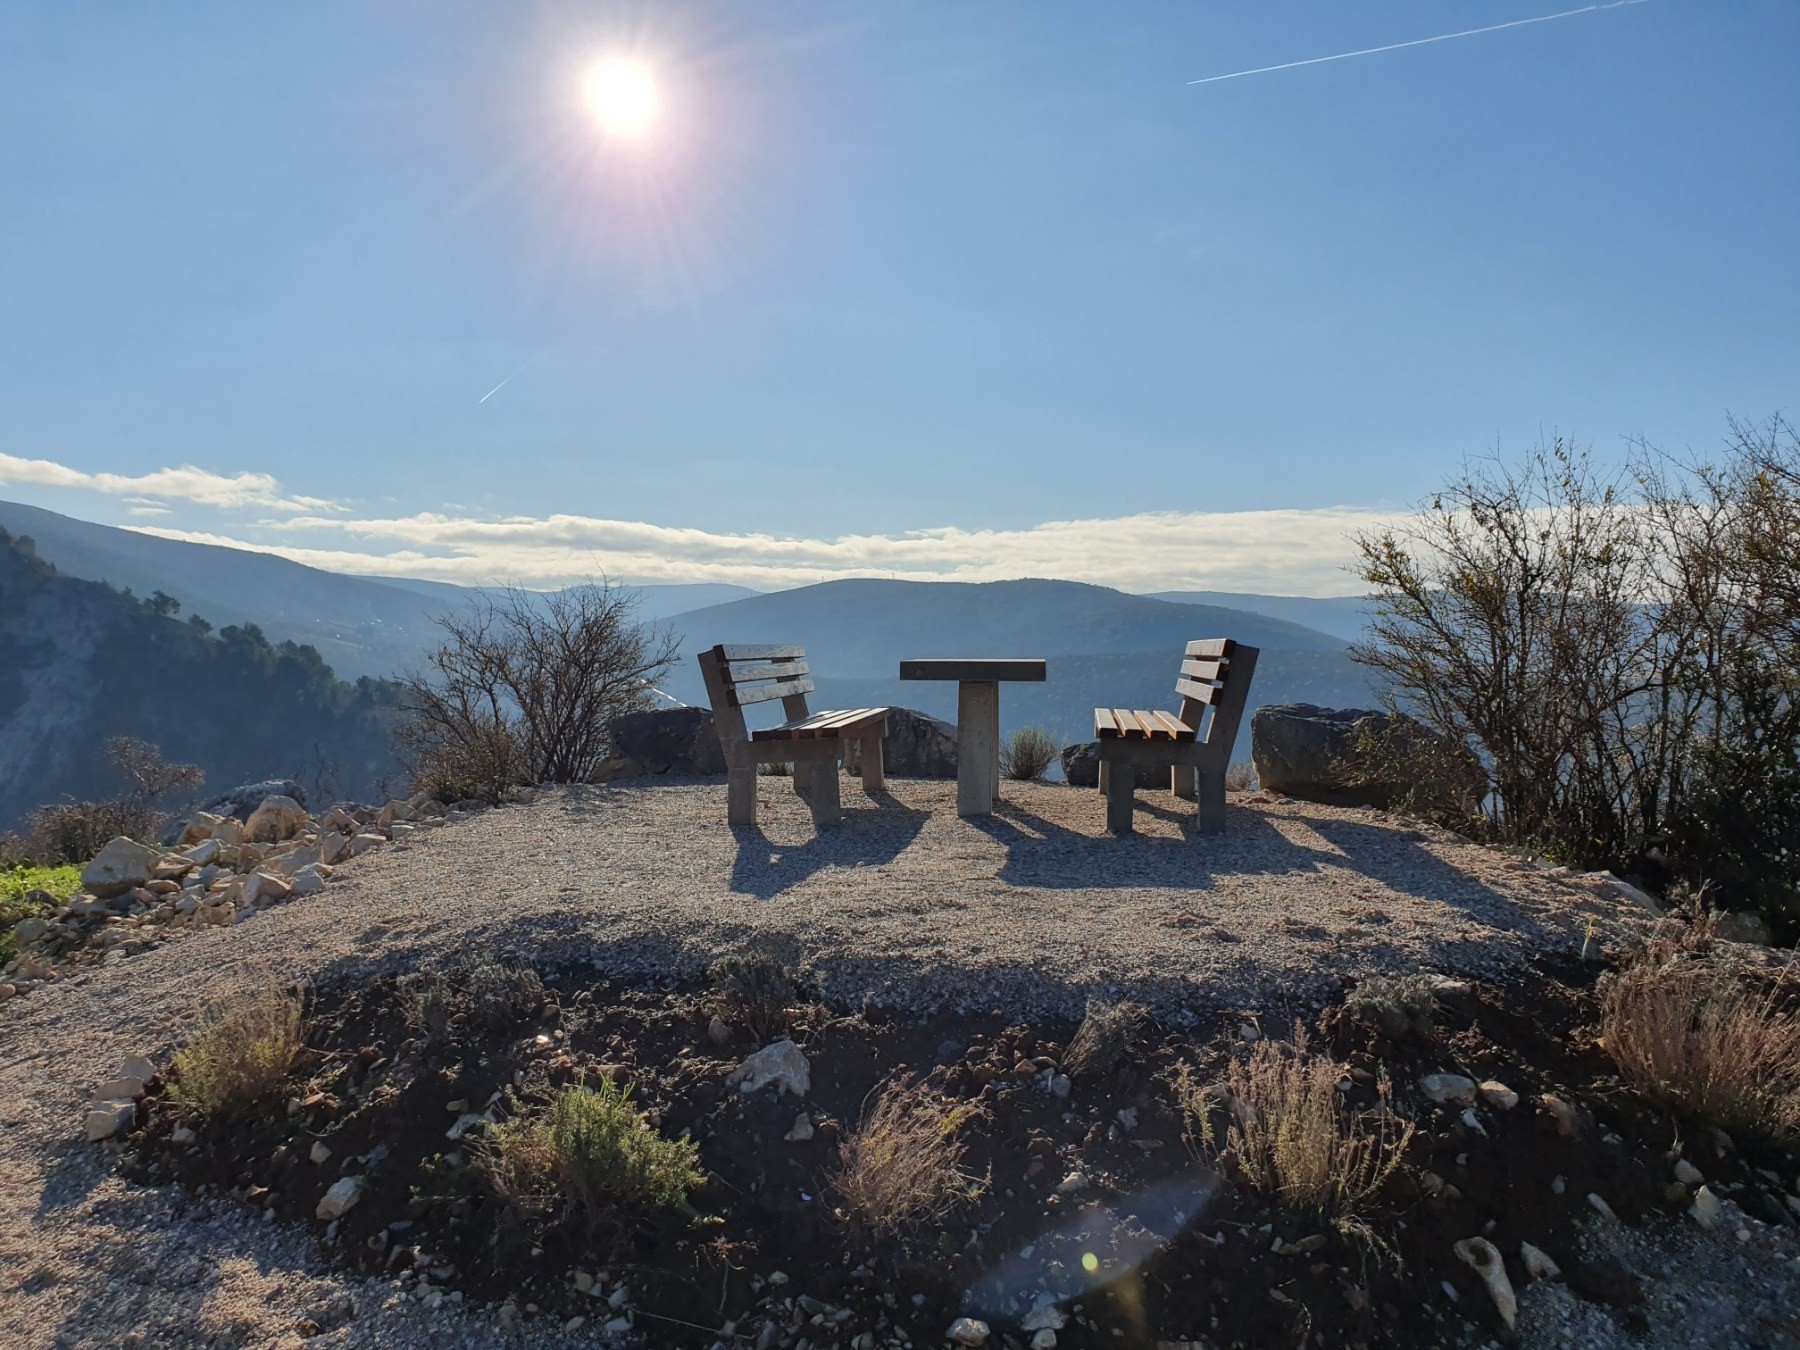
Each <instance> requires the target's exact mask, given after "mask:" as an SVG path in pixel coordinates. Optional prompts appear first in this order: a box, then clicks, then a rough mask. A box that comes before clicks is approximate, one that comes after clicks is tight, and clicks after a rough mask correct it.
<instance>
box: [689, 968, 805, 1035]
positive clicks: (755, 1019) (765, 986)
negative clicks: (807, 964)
mask: <svg viewBox="0 0 1800 1350" xmlns="http://www.w3.org/2000/svg"><path fill="white" fill-rule="evenodd" d="M708 973H709V974H710V975H711V977H712V983H713V988H714V989H715V990H717V991H718V995H719V1001H720V1002H721V1003H722V1004H724V1006H725V1011H726V1012H727V1013H728V1014H730V1015H731V1016H733V1017H735V1018H737V1019H738V1020H739V1021H741V1022H742V1023H743V1024H744V1025H745V1026H747V1027H749V1028H750V1030H751V1031H752V1032H754V1033H755V1034H756V1035H757V1036H758V1037H760V1038H761V1039H763V1040H771V1039H773V1038H774V1037H775V1036H777V1035H779V1034H780V1033H782V1032H784V1031H786V1030H787V1018H788V1008H789V1007H790V1006H792V1004H793V1002H794V1000H795V999H796V998H797V997H798V995H797V994H796V993H795V992H794V976H793V972H792V971H790V970H789V969H788V968H787V967H786V966H784V965H783V964H782V963H781V962H780V960H778V959H777V958H776V957H775V956H773V955H771V954H770V953H768V952H764V951H747V952H739V953H737V954H735V955H732V956H726V957H722V958H721V959H720V960H718V961H716V962H714V963H713V967H712V969H711V970H710V971H709V972H708Z"/></svg>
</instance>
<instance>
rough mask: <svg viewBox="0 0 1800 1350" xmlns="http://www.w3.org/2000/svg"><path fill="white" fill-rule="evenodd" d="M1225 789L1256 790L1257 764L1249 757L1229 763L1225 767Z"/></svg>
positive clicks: (1230, 790) (1229, 790)
mask: <svg viewBox="0 0 1800 1350" xmlns="http://www.w3.org/2000/svg"><path fill="white" fill-rule="evenodd" d="M1225 790H1226V791H1227V792H1254V791H1256V766H1255V765H1254V764H1252V763H1251V762H1250V761H1249V760H1247V759H1240V760H1239V761H1238V762H1237V763H1235V764H1231V765H1227V766H1226V769H1225Z"/></svg>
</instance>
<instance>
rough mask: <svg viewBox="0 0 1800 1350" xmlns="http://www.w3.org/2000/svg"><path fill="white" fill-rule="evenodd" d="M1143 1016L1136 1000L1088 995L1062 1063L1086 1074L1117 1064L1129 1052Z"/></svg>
mask: <svg viewBox="0 0 1800 1350" xmlns="http://www.w3.org/2000/svg"><path fill="white" fill-rule="evenodd" d="M1144 1018H1145V1012H1144V1009H1143V1008H1142V1007H1141V1006H1139V1005H1138V1004H1136V1003H1107V1002H1104V1001H1102V1000H1100V999H1092V998H1091V999H1089V1000H1088V1004H1087V1012H1086V1014H1085V1015H1084V1016H1083V1017H1082V1019H1081V1025H1080V1026H1079V1027H1077V1028H1076V1029H1075V1035H1074V1038H1073V1039H1072V1040H1070V1042H1069V1048H1068V1050H1067V1051H1066V1052H1064V1054H1063V1067H1064V1068H1066V1069H1067V1070H1068V1071H1069V1072H1070V1073H1071V1074H1075V1075H1079V1076H1086V1077H1097V1076H1098V1075H1100V1074H1103V1073H1107V1072H1109V1071H1110V1070H1112V1069H1115V1068H1117V1067H1118V1066H1119V1064H1120V1062H1121V1061H1123V1060H1124V1058H1125V1056H1126V1055H1127V1054H1129V1053H1130V1051H1131V1047H1132V1043H1133V1042H1134V1041H1136V1040H1137V1035H1138V1031H1139V1029H1140V1028H1142V1026H1143V1024H1144Z"/></svg>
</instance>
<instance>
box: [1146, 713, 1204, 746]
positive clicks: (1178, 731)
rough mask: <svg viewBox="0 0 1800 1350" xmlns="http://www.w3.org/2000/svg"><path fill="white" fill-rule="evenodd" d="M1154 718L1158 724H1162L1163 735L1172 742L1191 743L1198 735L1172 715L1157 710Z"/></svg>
mask: <svg viewBox="0 0 1800 1350" xmlns="http://www.w3.org/2000/svg"><path fill="white" fill-rule="evenodd" d="M1154 716H1155V718H1156V720H1157V721H1158V722H1161V723H1162V727H1163V731H1164V733H1165V734H1166V735H1167V736H1168V738H1169V739H1170V740H1172V741H1191V740H1193V739H1194V737H1195V736H1196V735H1198V734H1199V733H1197V732H1196V731H1195V730H1194V728H1192V727H1190V726H1189V725H1188V724H1187V723H1186V722H1183V721H1182V720H1181V719H1180V718H1179V717H1177V716H1176V715H1175V714H1174V713H1166V712H1162V711H1160V710H1158V711H1157V712H1156V713H1155V714H1154Z"/></svg>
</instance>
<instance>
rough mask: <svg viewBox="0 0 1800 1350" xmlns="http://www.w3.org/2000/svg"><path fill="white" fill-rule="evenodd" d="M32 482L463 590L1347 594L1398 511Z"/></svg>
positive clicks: (76, 474)
mask: <svg viewBox="0 0 1800 1350" xmlns="http://www.w3.org/2000/svg"><path fill="white" fill-rule="evenodd" d="M8 482H23V483H30V484H34V485H38V486H45V487H57V488H73V489H77V490H85V491H90V492H98V493H104V494H106V495H109V496H115V497H120V498H124V499H125V502H126V509H127V511H128V512H129V514H130V515H132V516H133V517H134V518H138V519H144V518H146V517H148V518H155V519H159V520H163V521H167V522H168V523H160V524H156V525H151V524H139V525H132V526H130V528H133V529H136V530H138V531H140V532H141V533H144V534H150V535H155V536H157V537H159V538H164V539H178V540H185V541H188V542H193V543H203V544H219V545H224V546H227V547H231V548H245V549H252V550H256V551H259V552H265V553H273V554H278V555H280V556H281V557H284V558H289V559H292V560H293V561H295V562H299V563H304V564H306V565H308V566H311V567H319V568H323V569H325V570H327V571H333V572H357V573H365V574H368V575H373V576H392V577H421V578H425V579H428V580H436V581H449V582H457V583H461V584H465V585H474V584H489V583H494V582H501V581H504V582H512V583H516V584H518V585H523V586H531V587H550V586H559V585H566V584H568V583H571V582H575V581H579V580H582V579H585V578H588V577H592V576H596V575H602V574H604V575H606V576H610V577H614V578H616V579H619V580H624V581H631V582H638V583H653V582H700V581H711V582H735V583H737V584H739V585H744V586H751V587H755V588H757V589H762V590H774V589H779V588H783V587H789V586H803V585H808V584H811V583H813V582H818V581H830V580H838V579H842V578H845V577H867V576H883V577H896V578H899V579H901V580H913V581H998V580H1005V579H1009V578H1013V577H1025V576H1036V577H1062V578H1067V579H1069V580H1075V581H1089V582H1094V583H1097V584H1100V585H1105V586H1116V587H1119V588H1120V589H1123V590H1128V591H1153V590H1227V591H1262V592H1273V593H1277V594H1288V595H1344V594H1352V593H1355V592H1356V591H1357V590H1359V589H1360V588H1359V587H1358V586H1357V585H1356V583H1355V581H1354V579H1353V577H1352V576H1351V575H1350V573H1349V572H1348V571H1347V570H1346V565H1347V564H1348V563H1349V562H1350V561H1351V559H1352V557H1353V556H1354V551H1355V550H1354V546H1353V544H1352V542H1351V540H1352V536H1353V535H1354V534H1355V533H1356V532H1358V531H1364V530H1369V529H1374V528H1379V527H1380V526H1381V525H1383V524H1385V523H1386V522H1387V521H1388V520H1390V519H1392V513H1386V512H1377V511H1371V510H1365V509H1360V508H1354V507H1340V508H1327V509H1321V510H1269V511H1213V512H1201V511H1187V512H1178V511H1159V512H1152V513H1146V514H1142V515H1134V516H1121V517H1087V518H1081V519H1071V520H1055V521H1045V522H1043V523H1041V524H1037V525H1031V526H1028V527H1024V528H1016V529H991V530H969V529H961V528H957V527H954V526H939V527H931V528H925V529H917V530H907V531H903V532H900V533H894V534H845V535H837V536H834V537H829V538H826V537H820V538H796V537H787V536H779V535H773V534H729V533H719V532H714V531H708V530H701V529H694V528H686V527H681V526H671V525H658V524H651V523H648V522H644V521H630V520H608V519H603V518H598V517H592V516H580V515H568V514H557V515H551V516H544V517H533V516H510V517H504V518H498V519H486V518H481V517H478V516H475V515H470V514H462V513H446V512H421V513H418V514H415V515H406V516H373V515H371V516H363V515H359V514H357V512H356V511H354V510H353V509H351V507H350V506H349V505H347V504H344V503H339V502H332V501H327V500H325V499H321V498H314V497H305V496H301V495H298V494H294V493H290V492H288V491H287V490H286V489H285V488H284V487H283V486H282V485H281V484H280V483H279V482H277V481H276V480H275V479H274V478H273V477H270V476H269V475H266V474H238V475H235V476H232V477H229V478H227V477H222V476H220V475H217V474H212V473H208V472H206V471H204V470H200V469H195V468H191V467H186V468H180V469H165V470H161V471H159V472H156V473H151V474H144V475H141V476H138V477H125V476H122V475H117V474H90V473H84V472H81V471H79V470H74V469H68V468H65V467H63V466H61V465H57V464H53V463H51V462H50V461H47V460H24V459H17V458H13V457H11V456H4V455H0V485H4V484H5V483H8ZM193 506H203V507H208V508H212V509H214V510H218V511H221V512H237V513H242V512H245V511H258V512H260V513H262V514H261V517H260V518H258V519H254V520H251V519H243V520H237V521H232V522H229V523H225V522H221V524H220V525H219V526H218V527H215V528H211V529H195V528H191V527H187V528H181V527H177V526H176V525H175V524H174V523H173V521H172V520H170V519H169V516H167V515H164V516H157V515H156V514H155V513H157V512H159V511H163V512H169V513H172V515H173V516H174V518H175V519H181V518H182V517H190V516H191V515H192V511H191V510H190V509H188V508H191V507H193Z"/></svg>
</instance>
